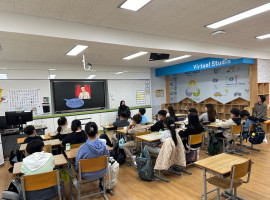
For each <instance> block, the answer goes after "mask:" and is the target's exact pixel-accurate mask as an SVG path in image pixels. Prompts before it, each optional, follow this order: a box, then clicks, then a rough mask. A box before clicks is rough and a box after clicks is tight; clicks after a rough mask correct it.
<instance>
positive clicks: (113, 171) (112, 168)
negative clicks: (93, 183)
mask: <svg viewBox="0 0 270 200" xmlns="http://www.w3.org/2000/svg"><path fill="white" fill-rule="evenodd" d="M118 172H119V163H118V162H117V161H116V160H114V158H113V157H110V158H109V165H108V170H107V171H106V174H105V176H106V177H108V179H107V178H106V179H105V188H106V189H109V190H110V189H112V188H113V187H114V186H115V184H116V182H117V176H118Z"/></svg>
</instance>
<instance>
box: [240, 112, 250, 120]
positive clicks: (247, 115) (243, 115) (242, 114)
mask: <svg viewBox="0 0 270 200" xmlns="http://www.w3.org/2000/svg"><path fill="white" fill-rule="evenodd" d="M249 116H250V114H249V112H248V111H247V110H242V111H241V112H240V117H241V118H242V119H243V120H247V119H248V118H249Z"/></svg>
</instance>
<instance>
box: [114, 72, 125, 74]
mask: <svg viewBox="0 0 270 200" xmlns="http://www.w3.org/2000/svg"><path fill="white" fill-rule="evenodd" d="M123 73H124V72H116V73H115V74H123Z"/></svg>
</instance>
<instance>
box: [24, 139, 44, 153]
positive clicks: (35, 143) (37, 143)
mask: <svg viewBox="0 0 270 200" xmlns="http://www.w3.org/2000/svg"><path fill="white" fill-rule="evenodd" d="M43 147H44V142H43V141H42V140H40V139H36V140H32V141H31V142H29V143H28V144H27V146H26V151H27V153H29V154H33V153H36V152H41V151H42V148H43Z"/></svg>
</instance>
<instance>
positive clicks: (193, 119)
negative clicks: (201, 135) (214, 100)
mask: <svg viewBox="0 0 270 200" xmlns="http://www.w3.org/2000/svg"><path fill="white" fill-rule="evenodd" d="M188 125H189V126H190V127H193V128H196V127H199V126H200V120H199V116H198V114H197V113H194V112H191V113H189V115H188Z"/></svg>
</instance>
